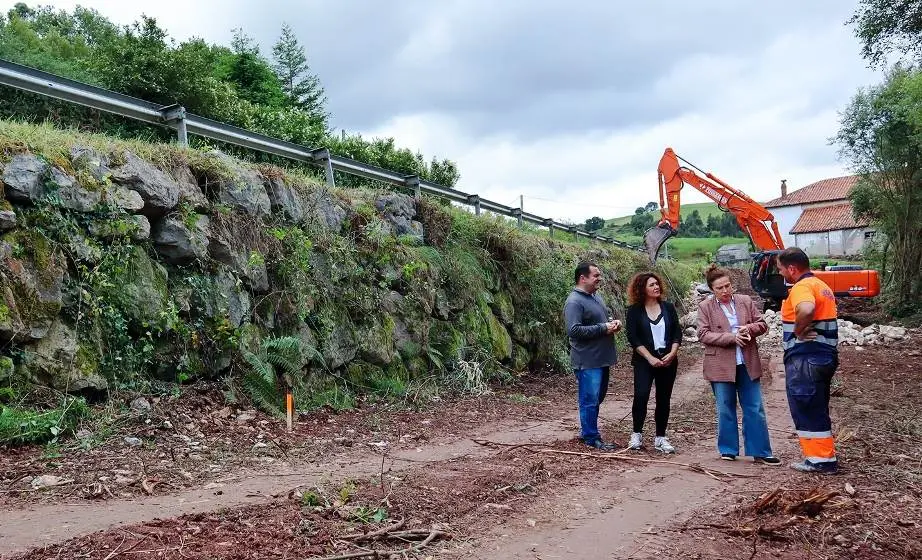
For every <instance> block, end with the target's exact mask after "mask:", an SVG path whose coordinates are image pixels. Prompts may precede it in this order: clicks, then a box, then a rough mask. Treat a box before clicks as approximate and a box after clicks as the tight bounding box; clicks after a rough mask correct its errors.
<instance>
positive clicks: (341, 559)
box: [310, 528, 451, 560]
mask: <svg viewBox="0 0 922 560" xmlns="http://www.w3.org/2000/svg"><path fill="white" fill-rule="evenodd" d="M426 533H427V531H426V530H424V529H423V530H420V529H411V530H409V531H400V532H398V533H394V534H393V535H390V536H394V537H397V536H398V535H401V534H403V535H407V536H409V534H412V536H422V535H424V534H426ZM404 538H405V537H404ZM437 538H451V535H449V534H448V533H446V532H444V531H439V530H438V529H435V528H432V529H430V530H429V531H428V535H427V536H426V538H425V539H423V540H422V541H421V542H419V543H417V544H414V545H412V546H408V547H406V548H401V549H398V550H359V551H356V552H347V553H345V554H336V555H333V556H315V557H313V558H311V559H310V560H349V559H351V558H369V557H370V558H390V557H391V556H394V555H397V556H400V555H403V554H408V553H410V552H419V551H420V550H422V549H423V548H425V547H427V546H429V544H431V543H432V541H434V540H435V539H437Z"/></svg>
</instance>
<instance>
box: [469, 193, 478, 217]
mask: <svg viewBox="0 0 922 560" xmlns="http://www.w3.org/2000/svg"><path fill="white" fill-rule="evenodd" d="M467 203H468V204H471V205H473V206H474V214H476V215H477V216H479V215H480V195H479V194H472V195H471V196H469V197H467Z"/></svg>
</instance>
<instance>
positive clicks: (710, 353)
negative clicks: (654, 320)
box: [698, 294, 768, 382]
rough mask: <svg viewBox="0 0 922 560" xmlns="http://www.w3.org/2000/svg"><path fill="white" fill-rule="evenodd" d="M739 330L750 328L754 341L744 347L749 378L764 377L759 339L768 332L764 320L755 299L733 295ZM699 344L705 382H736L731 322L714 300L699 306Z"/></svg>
mask: <svg viewBox="0 0 922 560" xmlns="http://www.w3.org/2000/svg"><path fill="white" fill-rule="evenodd" d="M733 303H734V304H735V305H736V314H737V319H738V320H739V324H740V326H741V327H742V326H744V325H746V326H748V327H749V332H750V334H751V335H752V340H751V341H750V342H749V344H747V345H746V346H744V347H743V361H744V362H745V363H746V369H747V370H748V371H749V377H750V378H752V379H759V378H760V377H762V360H761V359H760V358H759V344H758V342H757V340H756V337H758V336H760V335H763V334H765V333H766V332H767V331H768V325H767V324H766V323H765V319H763V318H762V315H761V314H760V313H759V310H758V309H756V306H755V303H754V302H753V301H752V298H751V297H749V296H747V295H743V294H733ZM698 340H699V341H700V342H701V343H702V344H704V378H705V379H707V380H708V381H718V382H735V381H736V348H737V346H736V335H734V334H733V333H732V332H731V330H730V321H728V320H727V316H726V315H724V312H723V311H722V310H721V309H720V305H719V304H718V302H717V298H715V297H713V296H711V297H709V298H707V299H706V300H704V301H702V302H701V303H700V304H698Z"/></svg>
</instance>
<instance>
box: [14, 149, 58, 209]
mask: <svg viewBox="0 0 922 560" xmlns="http://www.w3.org/2000/svg"><path fill="white" fill-rule="evenodd" d="M50 172H51V165H49V164H48V162H46V161H45V160H44V159H42V158H40V157H38V156H34V155H32V154H16V155H15V156H13V159H12V160H10V162H9V163H7V164H6V166H5V167H4V168H3V185H4V187H5V191H6V197H7V198H9V199H10V200H12V201H15V202H35V201H37V200H40V199H42V198H44V197H45V194H46V190H45V181H46V180H47V178H48V175H49V173H50Z"/></svg>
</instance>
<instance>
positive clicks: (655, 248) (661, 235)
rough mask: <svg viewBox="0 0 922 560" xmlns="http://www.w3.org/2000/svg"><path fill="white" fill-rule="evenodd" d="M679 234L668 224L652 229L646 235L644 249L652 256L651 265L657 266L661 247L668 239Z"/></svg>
mask: <svg viewBox="0 0 922 560" xmlns="http://www.w3.org/2000/svg"><path fill="white" fill-rule="evenodd" d="M676 233H678V232H677V231H676V230H674V229H673V228H672V226H670V225H669V224H668V223H664V224H660V225H658V226H656V227H652V228H650V229H648V230H647V232H646V233H644V236H643V248H644V249H645V250H646V251H647V254H648V255H650V264H656V256H657V255H658V254H659V249H660V247H662V246H663V243H665V242H666V240H667V239H669V238H670V237H672V236H674V235H675V234H676Z"/></svg>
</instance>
